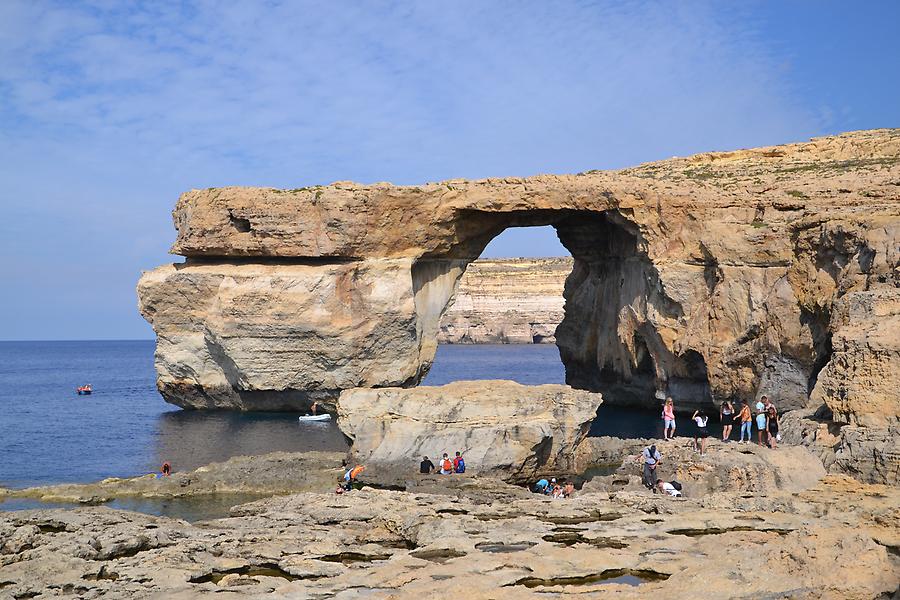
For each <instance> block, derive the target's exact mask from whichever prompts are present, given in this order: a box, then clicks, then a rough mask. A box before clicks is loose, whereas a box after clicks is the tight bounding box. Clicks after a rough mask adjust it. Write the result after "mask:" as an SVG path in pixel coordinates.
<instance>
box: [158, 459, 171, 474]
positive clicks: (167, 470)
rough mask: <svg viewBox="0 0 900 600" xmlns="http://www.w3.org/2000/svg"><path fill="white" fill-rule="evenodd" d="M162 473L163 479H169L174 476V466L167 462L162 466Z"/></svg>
mask: <svg viewBox="0 0 900 600" xmlns="http://www.w3.org/2000/svg"><path fill="white" fill-rule="evenodd" d="M160 471H161V472H162V474H163V477H168V476H169V475H171V474H172V465H170V464H169V461H166V462H164V463H163V464H162V469H160Z"/></svg>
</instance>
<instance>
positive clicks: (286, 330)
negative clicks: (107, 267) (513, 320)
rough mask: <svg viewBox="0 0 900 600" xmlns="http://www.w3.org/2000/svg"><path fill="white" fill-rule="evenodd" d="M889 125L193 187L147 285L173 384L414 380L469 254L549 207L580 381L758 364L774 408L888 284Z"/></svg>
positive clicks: (221, 392) (683, 376) (240, 395)
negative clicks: (483, 172)
mask: <svg viewBox="0 0 900 600" xmlns="http://www.w3.org/2000/svg"><path fill="white" fill-rule="evenodd" d="M898 139H900V138H898V137H897V136H896V135H895V134H894V133H892V132H862V133H855V134H847V135H845V136H838V137H835V138H827V139H823V140H814V141H813V142H810V143H808V144H796V145H791V146H781V147H777V148H769V149H762V150H747V151H738V152H730V153H718V154H715V153H711V154H704V155H698V156H695V157H690V158H687V159H672V160H669V161H663V162H660V163H653V164H648V165H642V166H640V167H637V168H633V169H627V170H624V171H618V172H590V173H583V174H579V175H571V176H538V177H530V178H507V179H488V180H482V181H474V182H473V181H462V180H454V181H447V182H441V183H430V184H426V185H422V186H415V187H410V186H407V187H398V186H392V185H390V184H374V185H359V184H353V183H348V182H338V183H335V184H332V185H329V186H315V187H310V188H302V189H295V190H275V189H271V188H220V189H207V190H194V191H191V192H188V193H186V194H184V195H183V196H182V197H181V198H180V199H179V202H178V205H177V206H176V209H175V212H174V219H175V224H176V228H177V229H178V239H177V241H176V243H175V245H174V247H173V252H175V253H177V254H181V255H183V256H186V257H187V261H186V263H185V264H182V265H173V266H167V267H161V268H160V269H157V270H155V271H153V272H150V273H147V274H145V275H144V277H143V278H142V280H141V283H140V285H139V296H140V301H141V310H142V312H143V314H144V315H145V316H146V317H147V318H148V320H150V321H151V323H152V324H153V326H154V328H155V330H156V332H157V335H158V346H157V361H156V364H157V372H158V375H159V377H158V385H159V387H160V390H161V391H162V393H163V395H164V396H165V397H166V399H167V400H169V401H170V402H173V403H176V404H179V405H182V406H187V407H216V408H297V407H302V406H303V405H305V404H307V403H309V402H311V401H312V400H313V399H328V398H333V397H334V396H336V394H337V393H339V392H340V391H341V390H343V389H347V388H349V387H386V386H411V385H414V384H415V383H416V382H417V381H419V380H420V379H421V377H422V375H423V374H424V372H425V369H426V367H427V364H428V363H429V361H430V360H431V358H432V356H433V352H434V337H433V331H434V328H435V327H436V326H437V322H438V316H439V314H440V311H441V310H442V309H443V307H444V306H445V305H446V302H447V300H448V298H449V295H450V294H452V290H453V286H454V285H455V283H456V280H457V278H458V276H459V273H461V272H462V269H463V268H464V267H465V264H467V262H468V261H471V260H473V259H474V258H475V257H477V256H478V254H480V252H481V250H482V249H483V248H484V246H485V245H486V244H487V243H488V241H489V240H490V239H491V238H492V237H493V236H495V235H496V234H498V233H499V232H500V231H501V230H503V229H504V228H506V227H510V226H527V225H541V224H551V225H553V226H555V227H556V228H557V230H558V231H559V233H560V235H561V237H562V238H564V243H565V245H566V246H567V247H569V249H570V251H571V252H572V254H573V256H575V257H576V261H575V263H576V264H575V267H574V269H573V272H572V274H571V276H570V278H569V282H568V284H567V286H566V292H565V294H566V298H567V308H566V314H567V316H566V319H565V321H564V322H563V324H562V325H561V328H560V331H561V333H562V340H561V341H560V346H561V347H562V352H561V354H562V358H563V362H564V363H565V365H566V368H567V378H568V380H569V381H570V383H572V384H573V385H578V386H580V387H587V388H596V387H602V386H603V385H604V384H605V383H606V382H604V381H603V377H601V375H602V374H604V373H605V374H606V375H609V377H608V378H609V379H611V380H613V383H615V382H617V381H618V382H619V383H622V382H625V381H626V380H627V379H628V378H630V379H631V381H632V382H634V381H635V380H636V379H638V380H640V379H642V378H643V380H644V384H645V386H646V383H647V381H648V380H649V373H650V372H651V371H652V373H653V382H652V387H653V388H655V389H657V390H661V389H663V388H665V389H666V390H667V391H672V390H670V389H669V388H672V387H673V385H672V384H673V383H674V384H676V385H675V386H674V387H675V388H679V386H680V387H681V388H684V389H686V390H689V389H694V391H689V392H684V393H686V394H689V395H692V396H702V397H703V401H707V399H708V398H712V399H713V400H718V399H722V398H726V397H729V398H746V399H749V398H752V397H754V396H755V395H756V394H757V393H759V390H760V386H761V385H764V386H766V390H769V391H771V390H774V392H772V393H777V394H778V395H779V397H780V405H781V406H782V407H787V408H795V407H799V406H805V405H806V403H807V402H809V398H810V395H812V397H815V398H818V396H816V394H817V392H816V390H818V389H820V388H821V389H825V388H824V387H823V384H822V378H821V376H820V377H818V378H816V374H817V373H818V371H819V369H822V372H823V373H831V372H832V370H833V369H829V365H831V363H830V362H829V357H830V354H831V352H832V350H831V345H829V343H828V340H829V339H830V338H831V337H832V335H833V334H834V331H833V328H834V327H835V324H834V323H835V320H834V317H833V316H831V315H833V313H832V306H833V305H834V303H835V301H836V300H838V299H840V298H841V297H842V296H845V295H847V294H850V293H871V291H872V290H875V289H877V288H880V287H885V288H891V287H892V286H895V284H896V281H895V275H894V273H895V272H896V271H895V264H896V252H895V248H896V247H897V243H896V239H897V237H896V236H897V233H896V232H897V222H898V215H897V210H896V204H895V203H894V204H891V203H889V202H880V201H878V202H876V201H875V200H871V199H873V198H874V199H877V198H888V197H891V194H895V190H894V188H893V187H891V185H890V181H892V180H893V179H896V177H897V174H896V173H895V172H896V171H897V169H898V166H897V163H896V160H895V159H896V156H897V154H898V152H900V150H898V148H900V147H898ZM851 171H852V172H855V171H865V177H860V178H858V179H855V180H854V179H850V178H847V177H846V175H847V174H848V173H849V172H851ZM811 172H815V173H816V174H815V177H814V178H812V179H810V176H809V175H808V174H809V173H811ZM892 178H893V179H892ZM759 182H762V183H759ZM860 186H864V187H865V189H862V188H861V187H860ZM857 188H859V189H857ZM823 189H824V190H828V191H827V192H822V191H821V190H823ZM854 190H856V192H854ZM846 194H850V196H847V195H846ZM853 194H857V195H856V196H853ZM851 196H852V197H853V198H857V197H859V198H864V199H867V200H864V201H863V203H864V204H865V205H866V206H865V209H864V210H862V209H860V208H859V206H857V204H859V202H857V201H854V202H856V203H855V204H854V202H849V203H848V202H847V201H846V200H847V199H848V198H851ZM585 240H589V242H587V243H585ZM601 250H602V251H601ZM823 261H824V262H823ZM846 305H847V306H855V304H846ZM811 314H815V315H822V316H821V318H819V317H817V318H816V319H810V318H809V315H811ZM613 316H614V318H613ZM836 316H839V317H840V316H841V315H836ZM840 322H843V321H840ZM692 353H694V354H692ZM648 356H649V358H650V362H648V361H647V357H648ZM684 357H693V358H692V359H691V360H690V361H688V362H687V363H686V362H685V360H684ZM697 357H699V358H702V361H698V360H696V359H697ZM701 364H702V366H704V367H705V369H706V374H707V377H708V380H709V385H708V396H707V391H706V389H707V388H706V386H705V385H704V384H703V377H702V369H699V368H698V369H695V371H696V372H694V373H685V370H686V369H687V368H688V367H690V365H695V366H697V367H699V366H700V365H701ZM831 366H834V365H831ZM823 367H824V368H823ZM811 381H816V383H815V388H814V389H813V390H812V391H811V392H810V390H809V389H808V387H809V386H810V382H811ZM688 384H690V385H688ZM692 386H693V387H692ZM675 392H676V393H678V389H675ZM642 394H643V392H642ZM838 400H839V399H836V400H835V401H834V402H832V404H834V405H835V406H838V404H839V401H838ZM607 401H608V402H611V403H615V402H616V398H615V397H614V396H609V397H608V398H607ZM694 401H695V402H696V401H700V398H695V400H694ZM682 405H684V403H683V402H682ZM841 410H843V408H842V409H841ZM841 414H843V413H841Z"/></svg>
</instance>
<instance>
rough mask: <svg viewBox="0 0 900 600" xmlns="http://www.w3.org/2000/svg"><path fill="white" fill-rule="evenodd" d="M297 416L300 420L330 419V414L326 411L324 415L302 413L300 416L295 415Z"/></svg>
mask: <svg viewBox="0 0 900 600" xmlns="http://www.w3.org/2000/svg"><path fill="white" fill-rule="evenodd" d="M297 418H298V419H300V421H301V422H304V421H330V420H331V415H329V414H327V413H326V414H324V415H304V416H302V417H297Z"/></svg>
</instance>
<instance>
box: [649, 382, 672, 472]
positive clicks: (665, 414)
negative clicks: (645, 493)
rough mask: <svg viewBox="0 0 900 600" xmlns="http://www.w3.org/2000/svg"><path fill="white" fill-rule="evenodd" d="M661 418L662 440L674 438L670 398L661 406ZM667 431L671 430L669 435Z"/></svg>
mask: <svg viewBox="0 0 900 600" xmlns="http://www.w3.org/2000/svg"><path fill="white" fill-rule="evenodd" d="M662 418H663V439H666V440H671V439H674V438H675V403H674V402H672V396H669V397H668V398H666V403H665V404H664V405H663V411H662ZM669 429H671V430H672V433H669ZM651 487H652V486H651Z"/></svg>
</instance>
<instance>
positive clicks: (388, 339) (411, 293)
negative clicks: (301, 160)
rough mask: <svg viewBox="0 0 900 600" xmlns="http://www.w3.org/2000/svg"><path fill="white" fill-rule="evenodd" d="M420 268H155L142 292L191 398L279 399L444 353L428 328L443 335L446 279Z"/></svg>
mask: <svg viewBox="0 0 900 600" xmlns="http://www.w3.org/2000/svg"><path fill="white" fill-rule="evenodd" d="M410 268H411V262H410V261H409V260H406V259H399V260H373V261H362V262H351V263H339V264H333V265H325V266H319V265H300V264H285V265H271V264H199V265H168V266H164V267H159V268H157V269H155V270H154V271H150V272H148V273H146V274H144V276H143V277H142V278H141V281H140V284H139V287H138V293H139V296H140V299H141V306H140V308H141V312H142V313H143V314H144V316H145V317H146V318H147V319H148V320H149V321H150V322H151V323H152V324H153V326H154V327H155V329H156V332H157V349H156V370H157V375H158V377H157V385H158V387H159V389H160V391H161V392H162V394H163V395H164V396H165V397H166V398H167V399H168V400H169V401H171V402H174V403H175V404H178V405H179V406H183V407H186V408H237V409H244V410H254V409H255V410H258V409H263V410H277V409H298V408H304V407H307V406H309V404H310V403H311V402H312V401H313V400H316V399H325V400H330V401H332V402H333V400H334V399H335V398H336V397H337V395H338V394H339V393H340V391H341V390H343V389H348V388H352V387H358V386H386V385H405V384H409V383H410V382H413V381H416V380H418V378H419V377H420V374H421V373H422V372H423V370H424V369H426V368H427V367H425V366H423V363H425V364H430V363H429V362H428V361H430V359H431V357H432V356H433V354H434V349H433V346H432V348H431V350H430V351H429V350H427V347H428V345H427V344H426V343H425V342H424V341H423V334H424V337H428V335H427V334H429V333H430V334H431V338H432V340H433V336H434V331H435V330H436V328H437V319H438V316H439V310H440V308H443V303H444V302H446V298H444V297H443V296H442V297H441V299H440V300H439V301H437V302H435V301H433V300H431V298H430V297H429V294H430V293H431V289H432V288H435V287H437V288H440V283H439V282H437V281H429V282H425V283H423V284H421V285H416V284H415V282H414V280H413V278H412V277H410ZM451 291H452V288H451V289H447V290H446V294H448V295H449V293H450V292H451ZM439 295H440V294H439ZM437 305H440V308H432V307H435V306H437ZM429 310H433V312H432V313H431V314H426V313H427V312H428V311H429ZM423 328H424V331H423ZM433 343H434V342H433V341H432V345H433Z"/></svg>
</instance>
